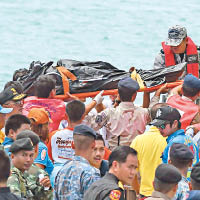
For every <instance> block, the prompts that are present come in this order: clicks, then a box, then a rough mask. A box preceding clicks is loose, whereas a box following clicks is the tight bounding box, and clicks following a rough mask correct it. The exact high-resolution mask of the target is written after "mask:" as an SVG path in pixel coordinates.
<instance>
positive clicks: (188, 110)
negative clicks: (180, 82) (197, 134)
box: [167, 95, 199, 130]
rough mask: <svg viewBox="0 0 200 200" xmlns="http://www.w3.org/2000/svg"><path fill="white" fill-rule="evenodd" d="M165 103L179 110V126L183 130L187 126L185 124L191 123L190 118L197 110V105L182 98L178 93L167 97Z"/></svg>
mask: <svg viewBox="0 0 200 200" xmlns="http://www.w3.org/2000/svg"><path fill="white" fill-rule="evenodd" d="M167 104H169V105H170V106H171V107H173V108H176V109H177V110H179V112H180V114H181V120H180V122H181V128H182V129H184V130H185V129H186V128H187V126H189V125H191V122H192V120H193V119H194V117H195V115H196V114H197V113H198V111H199V106H198V105H196V104H195V103H194V102H192V101H189V100H187V99H183V98H182V97H181V96H179V95H173V96H171V97H169V98H168V100H167Z"/></svg>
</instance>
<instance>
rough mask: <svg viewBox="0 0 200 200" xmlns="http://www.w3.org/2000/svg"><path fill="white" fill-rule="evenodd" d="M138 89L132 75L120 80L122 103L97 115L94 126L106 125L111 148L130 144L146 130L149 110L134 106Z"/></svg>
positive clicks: (96, 127)
mask: <svg viewBox="0 0 200 200" xmlns="http://www.w3.org/2000/svg"><path fill="white" fill-rule="evenodd" d="M138 89H139V85H138V83H137V82H136V81H134V80H133V79H131V78H130V77H127V78H124V79H122V80H120V81H119V83H118V92H119V96H120V100H121V103H120V104H119V106H118V107H117V108H108V109H105V110H103V111H102V112H101V113H99V114H98V115H97V117H96V120H95V122H96V124H95V125H94V128H95V129H99V128H101V127H103V126H105V127H106V134H107V139H108V143H109V148H110V149H113V148H114V147H116V146H119V145H127V146H129V145H130V143H131V141H132V140H133V139H134V138H135V137H136V136H137V135H139V134H142V133H143V132H144V131H145V126H146V124H147V123H148V122H149V110H148V109H147V108H141V107H136V106H134V104H133V101H134V100H135V98H136V95H137V90H138Z"/></svg>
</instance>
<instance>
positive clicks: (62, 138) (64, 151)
mask: <svg viewBox="0 0 200 200" xmlns="http://www.w3.org/2000/svg"><path fill="white" fill-rule="evenodd" d="M50 140H51V149H52V158H53V160H54V163H65V162H66V161H67V160H71V159H72V158H73V156H74V140H73V130H72V129H69V128H65V129H62V130H58V131H56V132H55V134H54V135H53V136H52V137H51V139H50Z"/></svg>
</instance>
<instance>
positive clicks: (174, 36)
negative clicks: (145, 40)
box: [165, 25, 187, 46]
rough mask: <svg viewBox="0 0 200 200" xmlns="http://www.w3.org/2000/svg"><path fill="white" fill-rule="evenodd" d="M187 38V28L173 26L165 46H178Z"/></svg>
mask: <svg viewBox="0 0 200 200" xmlns="http://www.w3.org/2000/svg"><path fill="white" fill-rule="evenodd" d="M186 36H187V30H186V28H185V27H183V26H180V25H176V26H172V27H170V28H169V30H168V38H167V40H166V41H165V44H166V45H169V46H178V45H179V44H180V43H181V42H182V41H183V39H184V38H185V37H186Z"/></svg>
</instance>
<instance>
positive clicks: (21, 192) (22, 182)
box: [7, 167, 34, 199]
mask: <svg viewBox="0 0 200 200" xmlns="http://www.w3.org/2000/svg"><path fill="white" fill-rule="evenodd" d="M28 176H29V175H28V173H27V172H24V173H22V172H21V171H20V170H19V169H17V168H16V167H12V169H11V176H10V177H9V178H8V182H7V184H8V186H9V187H10V190H11V192H12V193H13V194H15V195H17V196H19V197H21V198H26V199H33V197H34V195H33V193H32V191H31V190H30V189H29V188H28V183H27V177H28Z"/></svg>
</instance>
